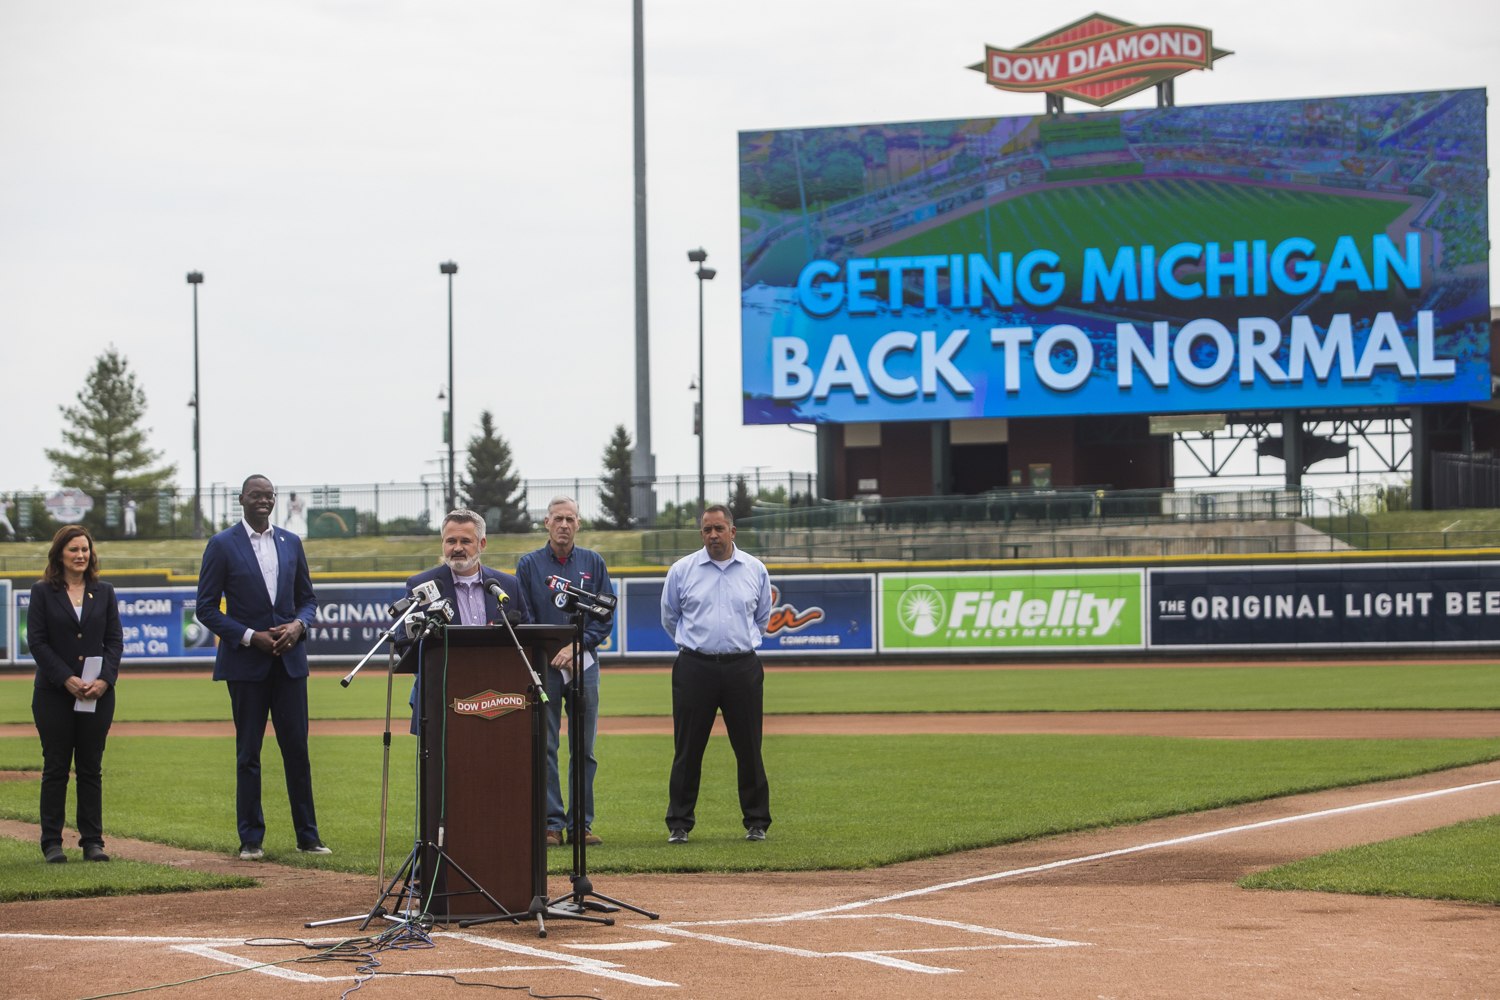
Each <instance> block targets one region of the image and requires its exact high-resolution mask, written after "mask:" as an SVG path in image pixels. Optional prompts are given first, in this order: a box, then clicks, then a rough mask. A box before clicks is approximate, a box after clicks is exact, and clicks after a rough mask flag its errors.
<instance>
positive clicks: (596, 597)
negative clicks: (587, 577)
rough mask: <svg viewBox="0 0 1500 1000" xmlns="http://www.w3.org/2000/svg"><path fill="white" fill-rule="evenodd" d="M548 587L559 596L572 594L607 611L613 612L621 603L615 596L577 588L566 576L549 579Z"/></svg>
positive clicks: (550, 577)
mask: <svg viewBox="0 0 1500 1000" xmlns="http://www.w3.org/2000/svg"><path fill="white" fill-rule="evenodd" d="M547 587H548V589H549V590H555V591H557V592H558V593H559V594H572V595H573V596H574V597H577V598H579V599H581V600H583V601H585V602H587V603H589V604H596V605H598V606H599V607H601V608H604V609H605V610H607V611H613V610H614V609H615V605H616V604H617V603H618V602H619V601H618V598H616V597H615V595H614V594H605V593H602V592H601V593H598V594H595V593H592V592H590V591H587V590H583V589H581V588H579V587H575V586H573V581H572V580H569V579H568V578H567V577H565V576H549V577H547Z"/></svg>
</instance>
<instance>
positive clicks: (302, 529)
mask: <svg viewBox="0 0 1500 1000" xmlns="http://www.w3.org/2000/svg"><path fill="white" fill-rule="evenodd" d="M741 483H743V484H744V491H745V495H746V499H745V503H746V505H748V504H749V503H752V502H754V501H755V500H757V499H758V500H760V501H762V502H764V503H769V504H773V505H776V506H778V507H789V506H795V505H798V504H808V503H812V502H814V498H815V496H816V493H817V488H816V487H817V477H816V475H814V474H813V473H809V472H771V471H759V472H748V473H742V474H726V473H717V474H714V475H711V476H706V477H705V480H704V493H705V494H706V502H707V503H708V504H715V503H726V504H727V503H730V502H731V501H732V500H733V499H734V497H735V494H736V491H737V490H738V489H739V488H740V485H741ZM607 485H608V484H607V483H606V482H605V481H603V480H601V479H599V478H597V477H583V476H577V477H574V478H571V479H523V480H521V483H520V490H519V491H518V493H517V494H515V498H516V499H517V500H518V501H519V502H520V503H522V504H523V505H524V510H525V513H526V518H525V519H519V520H520V521H521V523H524V521H525V520H527V519H529V520H530V521H540V520H541V519H542V517H544V516H545V515H546V513H547V504H548V502H549V501H550V500H551V499H552V498H553V497H555V496H559V495H563V496H570V497H573V498H574V499H575V500H576V501H577V502H578V509H579V514H580V516H581V517H583V519H584V520H585V521H587V522H590V523H599V522H600V521H602V520H606V519H607V518H608V512H607V511H606V509H605V506H604V503H603V496H602V494H603V493H604V491H605V489H606V487H607ZM632 485H633V486H634V485H649V486H651V488H652V492H653V494H654V497H655V509H656V518H655V522H654V525H652V526H655V525H661V526H664V527H681V526H691V525H692V524H693V522H694V520H695V519H696V515H697V512H698V510H699V509H700V501H699V498H698V477H697V476H696V475H686V476H681V475H679V476H658V477H657V478H656V480H655V482H654V483H652V482H651V481H649V480H640V481H639V482H637V483H633V484H632ZM239 492H240V484H239V483H213V484H210V485H208V486H205V487H204V489H203V496H202V501H201V503H202V511H203V522H204V529H205V531H206V532H208V533H212V532H213V531H217V530H220V529H222V528H225V527H228V526H229V525H231V524H234V523H235V522H237V521H238V520H239V519H240V518H241V517H242V516H243V511H241V509H240V505H239ZM490 492H493V491H490ZM626 494H627V496H628V495H629V491H628V490H627V491H626ZM446 497H447V488H446V485H445V484H444V483H442V482H430V481H424V482H417V483H396V482H391V483H352V484H351V483H342V484H338V485H332V484H321V485H319V484H311V485H309V484H285V483H282V484H278V485H277V495H276V508H275V510H274V511H273V512H272V515H271V520H272V522H273V523H274V524H276V525H277V526H279V527H283V528H286V529H287V530H289V531H295V532H296V533H297V534H299V535H304V536H308V537H315V538H316V537H326V538H349V537H356V536H364V535H425V534H436V533H437V530H438V526H439V525H440V524H441V523H442V518H443V514H444V513H445V512H446V510H447V503H446ZM471 497H472V492H471V491H470V489H469V488H468V487H467V486H465V485H464V484H460V486H459V499H460V502H461V503H462V504H465V505H467V504H469V503H471ZM523 497H524V499H522V498H523ZM59 498H61V500H60V499H59ZM0 504H7V505H8V506H5V507H0V513H4V514H7V515H8V522H9V524H10V526H11V530H10V532H9V533H7V531H6V529H5V524H4V523H0V540H9V539H14V538H24V539H31V540H43V539H48V538H51V537H52V535H53V534H54V533H55V532H56V531H57V529H58V528H59V527H60V526H61V525H62V524H63V523H64V518H66V517H68V516H69V514H71V513H76V512H77V511H79V510H85V511H86V512H85V513H84V514H83V523H84V524H86V525H87V526H88V528H89V530H90V531H92V532H93V533H94V535H95V537H97V538H99V539H101V540H118V539H125V538H139V539H166V538H190V537H192V533H193V491H192V490H191V489H169V490H117V491H114V492H110V493H102V492H100V493H92V494H90V493H86V492H84V491H79V490H73V491H68V490H63V491H59V492H54V493H44V492H32V491H16V492H12V493H0ZM69 504H71V507H69ZM499 511H500V509H499V508H498V507H495V508H490V507H487V508H486V509H485V510H481V511H480V513H481V514H485V515H487V517H488V518H489V519H490V522H491V523H490V526H489V527H490V530H491V531H498V530H500V528H501V523H500V517H499ZM55 515H61V517H59V516H55ZM74 519H75V520H76V518H74ZM511 526H512V527H514V526H515V525H514V524H512V525H511ZM636 526H637V527H646V525H636Z"/></svg>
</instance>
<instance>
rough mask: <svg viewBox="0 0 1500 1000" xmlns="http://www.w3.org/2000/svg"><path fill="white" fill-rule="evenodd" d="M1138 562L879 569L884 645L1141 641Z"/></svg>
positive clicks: (1135, 644) (1127, 645)
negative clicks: (1033, 568) (1109, 566)
mask: <svg viewBox="0 0 1500 1000" xmlns="http://www.w3.org/2000/svg"><path fill="white" fill-rule="evenodd" d="M1145 597H1146V595H1145V577H1144V574H1143V572H1142V571H1141V570H1138V569H1129V570H1119V571H1103V570H1101V571H1092V570H1079V571H1071V570H1058V571H1038V572H1019V573H882V574H881V575H880V648H881V650H882V651H883V652H907V651H918V650H921V651H940V650H945V651H949V652H957V651H959V650H972V651H976V652H981V651H1005V650H1019V649H1141V648H1143V647H1144V646H1145V628H1144V624H1143V620H1142V619H1143V617H1144V610H1145Z"/></svg>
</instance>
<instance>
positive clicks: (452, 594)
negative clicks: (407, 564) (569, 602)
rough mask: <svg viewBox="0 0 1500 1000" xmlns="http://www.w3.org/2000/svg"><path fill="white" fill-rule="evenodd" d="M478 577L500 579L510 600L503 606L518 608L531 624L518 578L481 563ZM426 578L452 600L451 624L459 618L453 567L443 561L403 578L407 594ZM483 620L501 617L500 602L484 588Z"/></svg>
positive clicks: (528, 623) (529, 609)
mask: <svg viewBox="0 0 1500 1000" xmlns="http://www.w3.org/2000/svg"><path fill="white" fill-rule="evenodd" d="M479 578H480V580H481V581H482V582H488V581H490V580H499V581H500V589H502V590H504V591H505V592H506V594H508V595H509V596H510V601H509V602H507V603H506V606H505V607H506V610H507V611H519V612H521V622H522V623H523V624H526V625H530V624H531V622H532V618H531V608H530V606H528V605H527V603H526V593H525V591H524V590H522V589H521V581H519V580H517V579H516V578H515V577H513V576H511V575H510V574H509V573H502V572H500V571H499V570H498V569H490V568H489V567H488V566H485V565H483V564H480V567H479ZM428 580H436V581H437V585H438V590H439V591H441V592H442V594H443V596H444V597H446V598H447V599H448V600H449V601H451V602H453V615H454V618H453V624H455V625H457V624H459V623H460V621H461V620H460V619H459V617H458V590H457V588H456V587H455V585H454V583H453V570H451V569H449V568H448V567H447V565H446V564H445V565H442V566H437V567H434V568H433V569H429V570H423V571H422V572H421V573H418V574H417V575H416V576H414V577H412V578H411V579H409V580H407V581H406V593H407V595H408V596H410V595H411V592H412V591H414V590H416V589H417V587H419V586H421V585H422V584H424V583H426V582H427V581H428ZM484 620H485V622H487V623H491V624H493V623H497V622H499V621H500V605H499V603H498V602H496V600H495V597H494V595H493V594H491V593H490V592H489V591H485V592H484Z"/></svg>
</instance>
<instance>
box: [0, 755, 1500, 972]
mask: <svg viewBox="0 0 1500 1000" xmlns="http://www.w3.org/2000/svg"><path fill="white" fill-rule="evenodd" d="M1496 812H1500V763H1491V764H1485V765H1480V766H1476V767H1470V768H1463V769H1458V770H1453V771H1447V772H1442V773H1438V774H1430V775H1423V776H1420V777H1417V778H1410V779H1404V780H1401V781H1393V782H1385V783H1381V784H1375V785H1366V786H1361V787H1358V788H1349V789H1338V790H1333V791H1327V792H1320V793H1316V794H1311V795H1300V796H1291V797H1287V798H1283V799H1276V800H1272V801H1267V802H1261V803H1255V804H1252V805H1247V806H1241V807H1237V808H1233V809H1223V810H1215V811H1212V812H1206V813H1198V814H1194V815H1190V816H1180V817H1173V818H1169V819H1164V820H1158V821H1154V822H1151V823H1145V824H1141V825H1138V826H1130V827H1119V828H1115V829H1109V830H1102V831H1095V832H1092V833H1083V834H1074V835H1068V836H1062V837H1055V838H1048V839H1044V840H1037V841H1029V842H1026V843H1022V844H1015V845H1010V846H1005V847H997V848H989V849H986V850H980V851H971V852H966V853H963V854H955V855H949V856H946V857H942V858H935V859H931V860H927V861H921V862H913V863H910V864H903V865H894V866H891V867H888V868H883V869H874V870H866V871H855V872H811V873H800V874H799V873H776V874H770V873H766V874H750V875H734V876H729V875H676V876H660V875H652V876H644V875H643V876H603V877H601V878H600V879H599V880H598V882H597V887H598V888H599V890H600V891H602V892H606V893H609V894H611V895H615V896H618V897H621V898H623V899H627V900H630V901H632V902H635V903H638V904H640V905H644V906H647V907H649V908H654V909H659V910H660V911H661V912H662V914H663V917H662V920H661V921H660V922H651V921H648V920H646V919H644V918H641V917H637V916H635V915H632V914H626V915H625V919H622V920H620V922H619V924H618V925H617V926H615V927H608V928H606V927H595V926H583V925H576V924H570V923H564V922H556V923H554V924H552V926H551V933H550V935H549V936H548V938H547V939H545V940H539V939H538V938H537V936H536V933H535V929H534V928H532V927H516V926H511V925H490V926H488V927H484V928H475V929H473V930H471V931H467V932H454V933H451V934H443V935H439V936H438V937H437V938H436V942H437V945H438V947H437V948H436V949H435V950H432V951H413V952H388V953H383V954H382V955H381V956H380V960H381V962H382V963H383V964H382V971H384V972H401V971H405V972H422V971H427V972H431V971H435V970H444V971H453V972H457V973H458V975H459V977H460V978H461V979H464V980H466V981H473V982H488V983H494V984H497V985H505V986H511V987H525V986H531V987H532V988H534V990H535V991H536V992H537V993H539V994H553V995H555V994H577V995H586V996H592V997H605V998H611V1000H632V998H638V997H639V998H644V997H678V998H683V1000H687V998H694V1000H697V998H703V1000H707V998H711V997H712V998H719V997H725V998H741V997H743V998H747V1000H748V998H755V1000H761V998H763V997H766V996H768V995H770V996H792V995H798V996H801V995H806V996H810V997H825V996H845V995H860V996H868V997H876V998H885V997H890V998H897V997H902V998H905V997H908V996H912V995H920V996H930V997H938V998H945V997H954V998H959V997H962V998H966V1000H967V998H971V997H976V996H994V997H1036V998H1049V1000H1050V998H1070V1000H1071V998H1078V997H1082V998H1094V997H1103V998H1106V1000H1114V998H1117V997H1119V998H1124V997H1172V998H1181V997H1224V996H1256V997H1288V998H1291V997H1298V998H1301V997H1308V996H1337V997H1412V998H1417V997H1422V998H1426V997H1433V996H1451V997H1483V996H1493V995H1494V994H1495V987H1496V984H1497V983H1500V955H1497V952H1496V949H1495V948H1494V942H1495V940H1496V939H1497V934H1500V908H1496V907H1487V906H1475V905H1471V904H1459V903H1443V902H1432V901H1424V900H1406V899H1380V898H1368V897H1358V896H1333V895H1323V894H1316V893H1302V892H1264V891H1248V890H1242V889H1238V888H1236V887H1235V886H1234V885H1233V880H1234V879H1235V878H1237V877H1239V876H1241V875H1244V874H1246V873H1248V872H1251V871H1256V870H1260V869H1263V868H1266V867H1269V866H1272V865H1275V864H1280V863H1283V862H1286V861H1290V860H1294V859H1296V858H1302V857H1307V856H1309V855H1312V854H1316V853H1319V852H1321V851H1325V850H1330V849H1333V848H1337V847H1343V846H1348V845H1351V844H1359V843H1368V842H1371V841H1375V840H1381V839H1386V838H1389V837H1395V836H1402V835H1405V834H1409V833H1413V832H1416V831H1419V830H1423V829H1430V828H1432V827H1436V826H1441V825H1445V824H1448V823H1453V822H1458V821H1460V820H1463V819H1469V818H1474V817H1478V816H1484V815H1490V814H1493V813H1496ZM20 826H23V825H22V824H6V825H5V827H4V828H3V829H0V832H3V833H10V834H12V835H14V833H13V827H20ZM17 832H19V831H17ZM776 834H777V831H776V828H774V827H773V828H772V833H771V836H772V837H775V836H776ZM111 847H112V848H113V849H114V850H115V851H116V852H117V853H118V854H120V855H121V856H124V857H135V856H140V857H142V858H143V859H149V860H164V861H167V862H168V863H176V864H184V865H191V866H193V867H197V866H199V865H204V866H208V865H212V866H215V867H214V868H213V869H212V870H233V871H240V870H241V865H242V863H240V862H238V861H229V860H227V859H222V858H204V857H203V856H201V855H196V854H193V853H191V852H182V851H174V849H170V848H163V847H160V846H158V845H137V844H131V843H129V842H125V841H118V840H116V841H111ZM691 849H692V847H691V845H689V846H687V847H685V848H683V850H691ZM745 849H746V850H754V849H755V847H754V845H749V844H747V845H746V847H745ZM137 851H140V852H142V853H141V854H139V855H137V854H136V853H135V852H137ZM246 864H247V867H248V869H249V870H250V871H251V872H252V873H254V874H256V875H259V876H260V877H262V878H263V879H265V885H264V886H263V887H262V888H259V889H247V890H234V891H216V892H203V893H192V894H183V895H171V896H154V897H129V898H124V899H93V900H72V901H55V902H43V903H12V904H7V905H5V906H3V907H0V956H3V961H4V968H5V969H6V975H5V978H4V987H3V989H0V995H5V996H9V997H16V998H21V997H34V998H38V1000H43V998H45V1000H54V998H81V997H89V996H94V995H97V994H100V993H106V992H113V991H117V990H126V989H134V988H139V987H144V986H150V985H152V984H157V983H163V982H170V981H174V980H180V979H186V978H189V977H194V976H204V975H209V974H211V973H216V972H226V971H230V970H232V969H234V968H236V967H238V966H243V965H246V964H252V963H255V962H263V961H270V960H274V959H280V958H286V957H291V956H292V955H296V954H306V952H298V951H293V950H290V949H282V948H259V947H248V946H246V945H245V944H244V943H243V941H244V939H246V938H250V937H253V936H258V935H259V936H300V935H302V934H305V933H308V932H305V931H303V930H302V927H301V924H302V922H303V921H304V920H306V919H308V918H318V917H324V916H329V915H339V914H344V913H355V912H360V911H363V910H364V909H366V908H367V907H368V906H369V905H370V903H371V902H372V901H373V898H374V888H373V886H374V883H373V880H372V879H369V878H363V879H361V878H358V877H353V876H347V875H335V874H329V873H323V872H307V871H300V870H299V871H295V872H291V871H287V870H285V869H278V868H277V866H273V865H265V864H254V863H246ZM564 888H565V881H564V880H561V879H554V880H553V891H556V892H560V891H562V890H563V889H564ZM326 933H327V932H325V934H326ZM350 976H351V970H350V968H349V967H347V966H338V965H312V966H308V965H296V966H291V967H289V968H277V969H274V970H256V971H247V972H241V973H239V974H236V975H233V976H230V977H224V978H220V979H215V980H210V981H208V982H201V983H194V984H193V985H191V986H187V987H181V988H176V989H172V990H166V991H163V992H162V994H161V995H163V996H178V997H189V996H191V997H236V998H240V997H271V996H274V997H309V998H313V997H318V998H329V1000H332V998H334V997H337V996H338V995H339V994H340V993H342V992H343V991H344V990H345V989H347V988H349V987H350V986H352V985H353V981H352V979H351V978H350ZM472 994H474V990H473V989H470V988H464V987H458V986H455V985H453V984H452V983H451V982H448V981H446V980H439V979H420V978H406V979H404V980H403V981H401V982H400V983H399V984H398V983H395V982H392V981H390V980H389V979H386V978H383V977H382V978H380V979H377V980H376V981H374V982H371V983H369V984H367V985H366V986H365V987H364V988H363V989H362V990H361V992H360V994H359V995H360V996H367V997H382V996H387V997H395V996H401V997H418V998H425V997H453V996H470V995H472Z"/></svg>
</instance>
